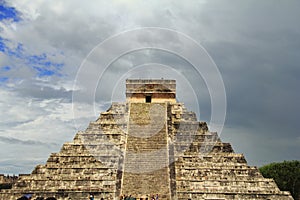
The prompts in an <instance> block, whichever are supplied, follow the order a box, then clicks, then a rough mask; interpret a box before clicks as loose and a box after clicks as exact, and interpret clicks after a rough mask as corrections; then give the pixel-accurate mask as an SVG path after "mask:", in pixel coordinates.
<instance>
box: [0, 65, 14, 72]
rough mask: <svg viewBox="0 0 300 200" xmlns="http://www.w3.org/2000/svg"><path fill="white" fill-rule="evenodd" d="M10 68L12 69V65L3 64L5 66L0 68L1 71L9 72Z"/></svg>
mask: <svg viewBox="0 0 300 200" xmlns="http://www.w3.org/2000/svg"><path fill="white" fill-rule="evenodd" d="M9 70H11V67H10V66H3V67H1V68H0V71H2V72H7V71H9Z"/></svg>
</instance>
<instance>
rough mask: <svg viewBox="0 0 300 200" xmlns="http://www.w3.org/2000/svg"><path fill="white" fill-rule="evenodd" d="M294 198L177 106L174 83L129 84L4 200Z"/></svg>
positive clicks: (3, 196)
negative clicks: (27, 197)
mask: <svg viewBox="0 0 300 200" xmlns="http://www.w3.org/2000/svg"><path fill="white" fill-rule="evenodd" d="M24 193H32V194H33V199H35V198H37V197H50V196H55V197H56V198H57V199H76V200H80V199H88V196H89V194H90V193H93V194H94V196H95V199H101V198H104V199H120V196H121V195H132V196H133V197H136V198H137V199H146V198H148V199H150V196H152V195H156V194H158V195H159V199H180V200H188V199H206V200H208V199H209V200H227V199H253V200H258V199H270V200H271V199H272V200H273V199H278V200H291V199H293V198H292V197H291V195H290V193H289V192H282V191H280V190H279V189H278V187H277V186H276V184H275V182H274V181H273V180H272V179H266V178H263V177H262V175H261V174H260V173H259V171H258V169H257V168H256V167H250V166H248V165H247V162H246V160H245V158H244V156H243V155H242V154H237V153H235V152H234V151H233V149H232V147H231V145H230V144H229V143H224V142H222V141H221V140H220V138H219V137H218V135H217V133H215V132H210V131H209V130H208V127H207V124H206V123H205V122H198V121H197V119H196V115H195V113H193V112H189V111H187V110H186V108H185V107H184V105H183V104H182V103H178V102H176V82H175V80H126V102H124V103H112V105H111V107H110V108H109V109H108V110H107V111H106V112H103V113H101V115H100V117H99V118H98V119H97V120H96V121H95V122H91V123H90V124H89V126H88V128H87V129H86V130H85V131H79V132H78V133H77V134H76V135H75V137H74V140H73V141H72V142H67V143H65V144H63V146H62V148H61V150H60V152H58V153H52V154H51V155H50V157H49V159H48V160H47V162H46V164H44V165H38V166H36V167H35V169H34V170H33V172H32V173H31V174H29V175H22V176H20V178H19V180H18V181H17V183H15V184H14V185H13V187H12V189H9V190H1V192H0V199H6V200H8V199H16V198H17V197H20V196H21V195H22V194H24Z"/></svg>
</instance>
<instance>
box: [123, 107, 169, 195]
mask: <svg viewBox="0 0 300 200" xmlns="http://www.w3.org/2000/svg"><path fill="white" fill-rule="evenodd" d="M166 110H167V104H165V103H131V104H130V114H129V125H128V136H127V144H126V154H125V162H124V175H123V184H122V194H125V195H132V196H134V197H137V198H140V197H145V196H147V195H148V196H150V195H154V194H158V195H159V197H160V199H171V197H170V182H169V179H170V177H169V167H168V166H169V160H168V141H167V138H168V134H167V128H166V124H167V122H166V113H167V112H166Z"/></svg>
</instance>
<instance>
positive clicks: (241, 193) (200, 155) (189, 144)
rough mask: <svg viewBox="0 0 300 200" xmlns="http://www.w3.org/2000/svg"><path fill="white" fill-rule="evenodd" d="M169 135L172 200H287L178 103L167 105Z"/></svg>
mask: <svg viewBox="0 0 300 200" xmlns="http://www.w3.org/2000/svg"><path fill="white" fill-rule="evenodd" d="M168 117H169V118H170V119H171V120H170V122H169V127H170V128H169V135H171V137H172V138H174V140H173V142H171V143H172V145H170V146H172V147H173V152H174V160H175V162H174V164H173V165H174V166H173V170H174V174H175V177H173V180H172V182H173V184H175V185H176V187H174V189H175V190H176V192H175V194H173V195H174V196H175V199H179V200H180V199H182V200H187V199H215V200H216V199H218V200H221V199H223V200H225V199H256V200H257V199H261V200H262V199H272V200H273V199H277V200H288V199H289V200H291V199H292V197H291V196H290V194H289V193H288V192H282V191H280V190H279V189H278V187H277V185H276V183H275V182H274V181H273V179H266V178H263V176H262V175H261V174H260V172H259V171H258V169H257V168H256V167H250V166H248V165H247V162H246V159H245V158H244V156H243V155H242V154H237V153H234V151H233V149H232V147H231V145H230V144H229V143H223V142H222V141H221V140H220V138H219V137H218V135H217V133H214V132H209V131H208V127H207V125H206V123H204V122H197V121H196V119H195V117H193V114H192V113H190V112H187V111H186V109H185V108H184V106H183V105H182V104H172V105H170V108H169V112H168Z"/></svg>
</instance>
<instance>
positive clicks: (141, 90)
mask: <svg viewBox="0 0 300 200" xmlns="http://www.w3.org/2000/svg"><path fill="white" fill-rule="evenodd" d="M126 99H127V101H129V102H139V103H151V102H153V103H159V102H172V103H175V102H176V81H175V80H164V79H159V80H141V79H127V80H126Z"/></svg>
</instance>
